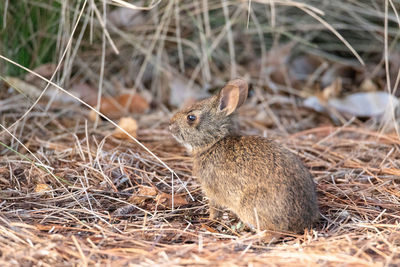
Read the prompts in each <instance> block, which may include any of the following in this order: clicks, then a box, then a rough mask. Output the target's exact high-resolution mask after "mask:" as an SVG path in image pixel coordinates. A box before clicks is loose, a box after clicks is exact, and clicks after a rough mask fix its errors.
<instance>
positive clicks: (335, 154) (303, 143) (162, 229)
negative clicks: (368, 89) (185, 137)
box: [0, 95, 400, 266]
mask: <svg viewBox="0 0 400 267" xmlns="http://www.w3.org/2000/svg"><path fill="white" fill-rule="evenodd" d="M265 97H268V95H266V96H265ZM8 99H10V100H9V101H10V102H12V99H13V100H14V101H17V103H18V101H19V96H14V97H9V98H8ZM252 100H254V99H252ZM288 102H290V100H288ZM290 106H291V104H290V103H288V104H287V105H286V106H285V105H283V106H281V108H280V109H275V108H274V109H273V110H274V112H275V114H276V116H277V117H278V118H279V119H280V121H283V122H284V121H287V123H288V124H290V121H289V119H290V118H289V117H288V112H286V111H285V110H290ZM19 109H20V110H18V108H15V109H8V110H7V112H5V113H3V114H4V115H3V116H4V117H5V118H6V119H7V120H11V118H12V117H14V116H18V114H19V112H22V111H23V110H24V107H20V108H19ZM262 110H263V104H262V103H260V104H258V105H253V104H248V105H247V106H245V107H244V108H243V109H242V111H241V120H240V121H241V125H242V126H243V130H244V131H245V132H247V133H258V134H262V133H263V132H264V133H267V134H268V135H269V136H275V137H276V139H277V141H278V142H280V143H281V144H282V145H286V146H287V147H289V148H290V149H293V150H295V151H298V153H299V155H300V156H301V157H302V158H303V160H304V161H305V162H306V164H307V166H309V168H310V169H311V170H312V173H313V174H314V176H315V180H316V181H317V183H318V195H319V203H320V209H321V213H322V215H323V216H324V218H323V219H321V221H320V222H319V224H318V225H317V226H316V227H315V229H314V230H313V231H311V232H310V233H306V234H304V235H299V236H298V235H293V236H286V237H285V238H281V239H280V240H278V242H273V243H270V244H268V243H263V242H262V240H260V238H259V236H257V235H256V234H252V233H249V232H246V231H244V230H235V228H232V227H235V226H236V223H237V220H235V219H234V218H233V216H230V217H229V218H225V219H224V220H223V221H222V222H210V221H208V220H207V219H206V218H207V216H208V214H207V210H206V206H207V204H206V203H207V201H206V200H205V199H203V197H202V194H201V192H200V189H199V186H198V183H197V182H196V181H195V180H193V178H192V177H191V175H190V170H191V160H190V158H189V157H188V155H187V154H186V153H185V152H184V150H183V149H182V148H180V147H179V146H177V145H176V143H175V141H174V140H173V139H172V138H171V137H170V135H169V134H168V132H167V131H166V129H167V121H168V120H167V118H168V114H163V113H158V114H156V115H155V114H150V115H143V116H141V118H140V120H139V124H140V125H142V130H141V131H139V140H140V141H141V142H142V143H143V144H145V145H146V146H147V147H149V148H150V149H151V150H152V151H153V152H154V153H155V154H157V155H158V156H159V157H160V158H161V159H162V160H163V161H164V162H165V163H167V164H168V165H169V166H170V167H171V168H172V169H174V170H175V172H176V173H177V174H178V175H179V176H180V178H181V180H182V181H183V184H176V183H175V185H174V189H175V194H176V195H179V196H182V197H184V198H185V199H186V200H187V201H188V204H187V205H183V206H180V207H175V209H174V210H172V209H171V206H170V203H168V204H167V203H165V202H162V200H160V199H159V198H158V197H157V196H155V195H154V196H147V197H146V196H143V198H141V197H140V195H138V192H139V190H140V188H141V187H143V186H150V187H153V188H156V190H157V194H161V192H164V193H167V194H171V192H172V186H171V174H170V172H169V171H168V170H166V169H165V167H163V166H162V165H161V164H160V163H159V162H158V161H156V160H155V159H154V158H152V157H151V156H149V154H148V153H146V152H145V151H143V149H141V148H140V147H138V146H137V145H135V144H134V143H132V142H128V143H127V142H121V141H119V140H116V139H114V138H112V137H110V136H109V133H110V132H111V130H112V129H111V128H110V126H109V125H108V124H107V123H106V122H103V123H101V124H100V125H99V127H98V128H97V130H93V126H92V124H86V123H85V120H84V118H85V116H86V114H85V113H84V112H83V111H82V110H80V109H75V110H68V111H65V110H64V109H63V108H60V109H59V110H58V111H57V110H51V111H50V112H49V113H48V114H47V115H46V116H42V117H38V116H37V115H35V114H34V113H31V116H29V117H28V118H27V120H26V121H25V123H24V124H22V125H20V126H19V127H18V128H17V129H16V131H15V132H19V133H21V134H20V141H22V142H23V143H24V144H25V145H26V146H27V147H28V148H29V149H30V150H31V151H33V152H34V153H35V154H36V155H37V156H38V157H39V158H40V160H41V161H42V162H43V163H44V164H46V165H47V166H49V168H50V169H51V170H52V172H53V173H54V174H55V176H56V177H57V179H55V178H54V177H52V176H51V175H49V174H48V173H47V172H46V171H45V170H44V169H43V168H40V166H37V165H35V164H33V163H32V162H30V161H28V160H27V159H21V157H20V156H19V155H18V154H16V153H13V152H12V151H7V150H3V153H2V161H1V164H0V189H1V191H0V194H1V199H2V202H1V215H0V216H1V217H0V219H1V223H0V225H1V228H0V231H1V234H0V236H1V238H0V248H1V253H2V254H1V265H2V266H6V265H14V264H17V263H18V264H23V265H25V264H28V265H30V264H35V265H43V266H47V265H51V264H54V263H57V264H61V265H76V264H79V265H86V264H89V265H93V264H104V265H107V264H111V263H112V264H113V265H123V264H127V263H129V264H141V265H154V264H168V265H188V264H195V265H203V264H217V265H218V264H220V265H226V264H232V265H242V264H250V263H251V264H256V265H263V264H271V265H275V264H277V265H286V264H289V263H297V264H300V265H309V264H321V265H325V264H330V265H334V264H339V263H340V264H357V265H371V266H377V265H382V266H385V265H388V264H389V263H391V264H399V263H400V257H399V255H400V254H399V244H400V243H399V242H400V225H399V218H400V213H399V209H398V207H399V204H400V195H399V192H400V180H399V179H400V178H399V177H400V166H399V160H400V140H399V138H398V137H397V136H394V135H390V134H380V133H379V132H377V131H374V130H371V129H370V128H369V127H367V126H366V125H364V124H363V123H361V122H358V123H355V124H354V125H353V126H343V127H335V126H332V125H327V124H325V123H320V125H323V126H318V125H316V124H315V125H313V126H312V127H309V129H308V130H304V131H298V132H297V133H295V134H291V135H289V136H287V137H286V138H283V137H279V135H278V134H276V133H278V132H276V131H273V130H268V128H267V127H269V128H270V127H271V126H268V123H264V124H261V123H260V122H259V123H258V124H257V127H254V125H253V126H251V124H252V123H254V117H253V114H252V112H254V113H261V112H262ZM291 111H293V110H291ZM292 114H293V113H292ZM309 114H310V113H309V112H308V111H306V110H303V109H301V108H300V112H299V113H298V115H299V116H300V117H301V119H302V120H305V121H306V120H307V119H308V120H309V121H310V118H309V116H314V118H313V120H312V121H318V120H317V119H316V118H315V115H309ZM49 117H50V118H49ZM319 120H320V121H321V122H323V121H326V120H327V119H326V118H325V117H323V116H322V117H320V118H319ZM356 124H358V125H356ZM37 125H40V126H41V127H40V128H38V127H37ZM154 125H155V126H154ZM282 126H283V127H287V128H290V127H289V125H286V124H285V123H283V125H282ZM309 126H311V125H309ZM355 126H357V127H355ZM273 128H275V129H277V128H276V127H273ZM254 129H256V130H254ZM255 131H256V132H255ZM6 139H7V138H6ZM1 141H2V142H5V138H4V137H3V138H2V139H1ZM12 147H13V148H14V149H15V150H16V151H20V152H21V153H24V151H23V149H22V148H21V147H20V146H18V145H16V144H14V145H12ZM38 184H46V185H48V186H49V187H48V191H41V192H35V189H36V187H37V185H38ZM184 186H185V187H186V188H187V189H188V191H189V192H190V193H191V195H192V196H193V198H194V201H192V200H191V199H190V197H189V195H188V193H187V192H186V191H185V189H184ZM139 194H140V193H139ZM131 196H139V201H137V200H135V201H132V198H131V200H130V197H131Z"/></svg>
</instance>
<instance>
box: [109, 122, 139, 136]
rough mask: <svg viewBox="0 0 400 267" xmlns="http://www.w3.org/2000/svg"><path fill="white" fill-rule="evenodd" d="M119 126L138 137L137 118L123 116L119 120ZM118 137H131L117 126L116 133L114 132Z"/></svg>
mask: <svg viewBox="0 0 400 267" xmlns="http://www.w3.org/2000/svg"><path fill="white" fill-rule="evenodd" d="M118 126H119V127H121V128H122V129H124V130H125V131H127V132H128V133H129V134H130V135H132V136H133V137H135V138H136V137H137V132H136V131H137V129H138V126H137V122H136V120H135V119H133V118H131V117H124V118H121V119H120V121H119V122H118ZM112 135H113V136H114V137H116V138H120V139H130V137H129V136H128V135H126V134H125V133H124V132H123V131H122V130H121V129H119V128H115V130H114V133H113V134H112Z"/></svg>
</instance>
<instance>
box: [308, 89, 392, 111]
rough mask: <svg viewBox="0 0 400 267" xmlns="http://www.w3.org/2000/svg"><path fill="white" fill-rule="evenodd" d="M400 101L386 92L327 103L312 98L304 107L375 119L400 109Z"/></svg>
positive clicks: (368, 93) (334, 99)
mask: <svg viewBox="0 0 400 267" xmlns="http://www.w3.org/2000/svg"><path fill="white" fill-rule="evenodd" d="M399 103H400V102H399V100H398V99H397V98H396V97H394V96H392V95H391V94H388V93H386V92H381V91H378V92H360V93H355V94H351V95H348V96H346V97H344V98H331V99H328V101H327V102H326V103H323V102H321V100H320V99H319V98H318V97H316V96H312V97H309V98H307V99H305V100H304V102H303V104H304V106H306V107H308V108H312V109H314V110H316V111H318V112H323V111H326V110H327V108H333V109H335V110H337V111H339V112H340V113H342V114H343V115H348V116H355V117H375V116H381V115H384V113H385V112H386V111H387V109H388V108H390V107H394V108H396V107H398V106H399ZM332 115H333V114H332Z"/></svg>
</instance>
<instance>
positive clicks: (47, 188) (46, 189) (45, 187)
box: [35, 184, 52, 194]
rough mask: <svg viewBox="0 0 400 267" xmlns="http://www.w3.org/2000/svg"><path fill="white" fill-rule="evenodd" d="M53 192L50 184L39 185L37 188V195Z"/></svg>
mask: <svg viewBox="0 0 400 267" xmlns="http://www.w3.org/2000/svg"><path fill="white" fill-rule="evenodd" d="M51 190H52V188H51V186H50V185H48V184H37V185H36V187H35V193H41V194H45V193H49V191H51Z"/></svg>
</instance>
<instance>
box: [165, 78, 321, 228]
mask: <svg viewBox="0 0 400 267" xmlns="http://www.w3.org/2000/svg"><path fill="white" fill-rule="evenodd" d="M235 90H236V91H235ZM246 97H247V84H246V83H245V82H244V81H243V80H240V79H236V80H233V81H231V82H229V83H228V84H227V86H225V87H224V88H223V89H222V90H221V92H220V93H219V94H218V95H215V96H213V97H211V98H209V99H206V100H203V101H201V102H198V103H196V104H194V105H192V106H190V107H188V108H186V109H184V110H182V111H180V112H178V113H177V114H175V115H174V117H173V118H172V119H171V122H170V130H171V132H172V134H173V135H174V136H175V138H176V139H177V140H178V141H180V142H181V143H183V144H184V145H186V146H187V147H188V148H189V150H191V152H192V154H193V157H194V166H193V175H194V176H195V177H197V178H198V179H199V181H200V183H201V187H202V189H203V191H204V193H205V195H206V196H207V197H208V198H209V199H210V218H216V217H218V216H219V215H220V214H219V211H218V209H220V208H224V207H226V208H229V209H230V210H231V211H233V212H234V213H235V214H236V215H237V216H238V217H239V218H240V219H241V220H242V221H243V222H245V223H248V224H250V225H251V226H253V227H255V228H258V227H259V229H261V230H264V229H267V230H278V231H279V230H280V231H290V232H302V231H303V230H304V229H305V228H310V227H312V224H313V222H315V220H316V219H317V218H318V215H319V212H318V206H317V197H316V193H315V185H314V181H313V178H312V176H311V174H310V172H309V171H308V170H307V169H306V168H305V166H304V165H303V164H302V162H301V161H300V159H299V158H298V157H297V156H296V155H294V154H293V153H291V152H290V151H288V150H286V149H284V148H282V147H281V146H279V145H278V144H277V143H275V142H274V141H272V140H269V139H266V138H262V137H258V136H240V135H238V134H237V128H236V126H235V123H234V120H233V116H232V115H231V113H232V112H233V110H235V109H236V108H237V107H239V106H240V105H241V104H242V103H243V102H244V100H245V99H246ZM188 115H194V116H196V120H194V121H190V120H189V119H188Z"/></svg>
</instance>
